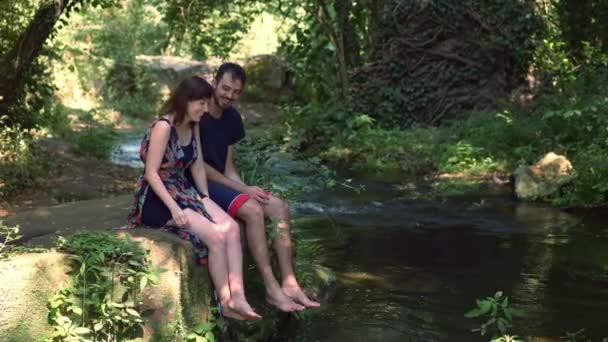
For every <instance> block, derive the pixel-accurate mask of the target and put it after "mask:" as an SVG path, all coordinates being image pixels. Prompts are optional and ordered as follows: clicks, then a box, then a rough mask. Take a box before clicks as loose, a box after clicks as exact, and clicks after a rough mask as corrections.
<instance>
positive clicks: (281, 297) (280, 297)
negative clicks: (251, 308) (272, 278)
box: [266, 286, 305, 312]
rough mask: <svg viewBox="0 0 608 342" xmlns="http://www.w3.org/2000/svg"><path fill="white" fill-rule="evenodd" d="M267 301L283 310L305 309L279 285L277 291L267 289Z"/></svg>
mask: <svg viewBox="0 0 608 342" xmlns="http://www.w3.org/2000/svg"><path fill="white" fill-rule="evenodd" d="M266 301H267V302H268V303H269V304H271V305H274V306H276V307H277V308H278V309H279V310H281V311H283V312H293V311H300V310H304V309H305V307H304V306H302V305H300V304H298V303H296V302H294V301H293V299H291V298H290V297H288V296H287V295H286V294H285V293H284V292H283V290H281V288H280V287H278V286H277V289H276V290H275V291H268V290H267V291H266Z"/></svg>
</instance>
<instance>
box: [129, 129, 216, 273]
mask: <svg viewBox="0 0 608 342" xmlns="http://www.w3.org/2000/svg"><path fill="white" fill-rule="evenodd" d="M160 120H163V121H166V122H168V123H169V124H170V125H171V134H170V137H169V141H168V143H167V149H166V150H165V154H164V156H163V160H162V162H161V165H160V168H159V170H158V175H159V176H160V178H161V180H162V182H163V184H164V185H165V187H166V188H167V191H168V192H169V194H170V195H171V197H173V199H174V200H175V202H177V204H178V205H179V206H180V208H182V209H186V208H190V209H192V210H194V211H196V212H198V213H200V214H201V215H203V216H204V217H206V218H207V219H208V220H209V221H211V222H214V221H213V218H212V217H211V216H210V215H209V214H208V213H207V210H206V209H205V205H204V204H203V198H204V197H205V195H204V194H202V193H200V192H199V191H197V189H196V187H195V186H194V184H192V183H191V182H190V180H189V179H188V178H187V177H186V170H187V169H188V168H189V167H190V166H192V164H193V163H194V161H195V160H196V158H197V156H198V151H197V146H196V141H195V140H194V139H195V136H194V134H195V132H194V128H193V129H192V130H193V132H192V139H193V141H191V144H193V148H194V153H192V156H191V158H189V157H190V155H187V154H185V153H184V148H183V146H182V144H181V143H180V141H179V138H178V136H177V131H176V130H175V127H174V126H173V125H172V124H171V122H169V120H167V119H165V118H160V119H158V120H155V121H154V122H153V123H152V125H150V128H149V129H148V132H147V133H146V135H145V136H144V138H143V139H142V141H141V147H140V150H139V156H140V158H141V160H142V161H143V162H144V164H145V163H146V156H147V154H148V147H149V145H150V134H151V131H152V127H154V125H155V124H156V123H157V122H158V121H160ZM148 191H153V190H152V189H151V188H150V186H149V185H148V182H147V181H146V180H145V178H144V175H143V174H142V175H141V176H140V177H139V179H138V180H137V184H136V186H135V196H134V198H133V203H132V207H131V212H130V213H129V216H128V223H127V226H126V227H127V228H134V227H137V226H139V225H141V224H142V222H141V219H142V209H143V207H144V203H145V201H146V195H147V194H148ZM160 229H162V230H165V231H168V232H171V233H174V234H177V235H178V236H180V237H181V238H182V239H184V240H189V241H190V242H191V243H192V245H193V247H194V252H195V254H196V258H197V261H198V262H199V263H203V264H204V263H206V262H207V255H208V250H207V246H206V245H205V244H204V243H203V241H201V240H200V239H199V238H198V237H197V236H196V235H194V234H192V233H191V232H189V231H188V230H186V229H182V228H179V227H174V226H168V225H166V224H165V225H164V226H162V227H160Z"/></svg>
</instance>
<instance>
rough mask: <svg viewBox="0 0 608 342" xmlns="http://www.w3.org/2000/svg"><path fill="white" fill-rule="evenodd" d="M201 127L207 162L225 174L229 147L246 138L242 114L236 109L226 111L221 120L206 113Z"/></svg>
mask: <svg viewBox="0 0 608 342" xmlns="http://www.w3.org/2000/svg"><path fill="white" fill-rule="evenodd" d="M199 125H200V132H201V145H202V148H203V157H204V159H205V162H206V163H207V164H209V165H211V166H212V167H213V168H214V169H216V170H218V171H219V172H221V173H224V171H225V170H226V157H227V154H228V146H230V145H233V144H235V143H237V142H238V141H239V140H241V139H243V138H244V137H245V127H244V126H243V120H241V114H240V113H239V112H238V111H237V110H236V109H235V108H234V107H230V108H228V109H226V111H224V113H223V114H222V116H221V117H220V118H219V119H216V118H214V117H213V116H211V114H209V113H205V115H203V117H202V118H201V121H200V122H199Z"/></svg>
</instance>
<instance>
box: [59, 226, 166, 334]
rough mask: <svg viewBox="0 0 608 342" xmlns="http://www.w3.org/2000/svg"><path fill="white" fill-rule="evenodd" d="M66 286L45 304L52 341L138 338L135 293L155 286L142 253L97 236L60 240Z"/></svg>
mask: <svg viewBox="0 0 608 342" xmlns="http://www.w3.org/2000/svg"><path fill="white" fill-rule="evenodd" d="M58 248H59V249H60V250H62V251H64V252H65V253H68V254H70V260H71V267H72V270H71V272H70V274H71V276H72V286H71V287H69V288H64V289H61V290H60V291H59V292H57V293H56V294H55V295H54V296H53V297H51V298H50V299H49V302H48V308H49V313H48V321H49V323H50V324H52V325H53V326H54V328H55V330H54V333H53V337H52V339H51V340H52V341H64V340H76V341H117V340H125V339H128V338H132V337H134V336H136V335H139V334H140V333H141V327H142V324H143V320H142V317H141V314H140V312H139V308H140V306H141V304H142V302H141V292H142V291H143V290H144V289H145V288H146V287H148V286H150V285H155V284H157V283H158V279H159V278H158V273H157V272H155V271H153V270H152V268H151V266H150V264H149V261H148V253H147V251H145V250H143V249H142V248H141V247H140V246H139V244H138V243H137V242H135V241H133V240H130V239H129V238H128V237H125V238H117V237H116V236H115V235H112V234H108V233H100V232H82V233H77V234H75V235H73V236H71V237H68V238H67V239H63V238H61V239H60V241H59V246H58Z"/></svg>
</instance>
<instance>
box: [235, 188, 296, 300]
mask: <svg viewBox="0 0 608 342" xmlns="http://www.w3.org/2000/svg"><path fill="white" fill-rule="evenodd" d="M237 217H238V218H239V219H241V220H243V221H244V222H245V225H246V228H245V230H246V235H247V244H248V246H249V250H250V251H251V254H252V255H253V258H254V260H255V262H256V265H257V268H258V270H259V272H260V274H261V275H262V279H263V281H264V285H265V287H266V301H267V302H269V303H270V304H272V305H274V306H276V307H277V308H279V310H281V311H285V312H291V311H299V310H302V309H304V307H303V306H302V305H300V304H298V303H296V302H295V301H294V300H293V299H292V297H291V296H288V295H286V294H285V293H284V292H283V289H282V288H281V286H280V285H279V282H278V281H277V279H276V278H275V276H274V274H273V272H272V266H271V265H270V257H269V256H268V244H267V242H266V231H265V229H264V210H263V209H262V206H261V205H260V204H258V202H257V201H255V200H253V199H249V200H248V201H247V202H245V203H244V204H243V205H242V206H241V207H240V208H239V210H238V212H237Z"/></svg>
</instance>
